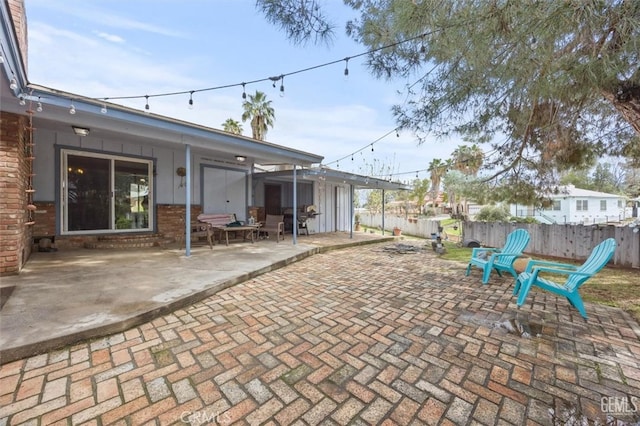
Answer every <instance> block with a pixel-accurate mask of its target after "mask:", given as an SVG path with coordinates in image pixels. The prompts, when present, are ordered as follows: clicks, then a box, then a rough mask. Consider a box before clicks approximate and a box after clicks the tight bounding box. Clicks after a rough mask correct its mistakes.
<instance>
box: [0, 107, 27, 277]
mask: <svg viewBox="0 0 640 426" xmlns="http://www.w3.org/2000/svg"><path fill="white" fill-rule="evenodd" d="M27 126H28V121H27V117H25V116H19V115H16V114H11V113H8V112H0V193H2V196H1V197H0V275H10V274H17V273H19V272H20V270H21V269H22V265H23V264H24V262H26V260H27V259H28V258H29V256H30V255H31V239H32V232H33V229H32V226H29V225H26V223H27V222H28V220H29V212H28V211H27V204H28V194H27V193H26V189H27V187H28V181H27V179H28V175H29V173H30V167H29V166H30V163H29V161H28V160H27V158H26V148H27V147H26V143H27V141H28V130H27Z"/></svg>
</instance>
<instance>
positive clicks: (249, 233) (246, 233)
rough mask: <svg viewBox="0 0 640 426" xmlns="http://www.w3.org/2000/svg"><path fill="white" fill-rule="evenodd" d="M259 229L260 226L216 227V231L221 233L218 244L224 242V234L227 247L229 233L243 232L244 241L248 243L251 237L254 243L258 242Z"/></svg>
mask: <svg viewBox="0 0 640 426" xmlns="http://www.w3.org/2000/svg"><path fill="white" fill-rule="evenodd" d="M259 228H260V224H255V225H241V226H216V227H215V229H217V230H218V231H220V238H219V240H218V242H222V233H223V232H224V236H225V239H226V243H227V245H229V232H243V236H242V239H243V241H246V240H247V239H248V238H249V237H251V242H252V243H254V242H255V241H256V239H255V233H256V232H257V231H258V229H259Z"/></svg>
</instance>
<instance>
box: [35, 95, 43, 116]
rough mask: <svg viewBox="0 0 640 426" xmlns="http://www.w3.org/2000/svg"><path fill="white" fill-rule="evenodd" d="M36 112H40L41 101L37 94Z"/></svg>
mask: <svg viewBox="0 0 640 426" xmlns="http://www.w3.org/2000/svg"><path fill="white" fill-rule="evenodd" d="M36 111H37V112H42V102H40V96H38V104H37V106H36Z"/></svg>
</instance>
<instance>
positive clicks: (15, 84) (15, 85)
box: [9, 77, 18, 90]
mask: <svg viewBox="0 0 640 426" xmlns="http://www.w3.org/2000/svg"><path fill="white" fill-rule="evenodd" d="M17 88H18V82H17V81H16V79H15V77H13V78H12V79H11V82H10V83H9V89H11V90H16V89H17Z"/></svg>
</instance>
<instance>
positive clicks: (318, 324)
mask: <svg viewBox="0 0 640 426" xmlns="http://www.w3.org/2000/svg"><path fill="white" fill-rule="evenodd" d="M385 247H389V243H383V244H376V245H370V246H362V247H353V248H347V249H342V250H337V251H332V252H328V253H326V254H318V255H314V256H312V257H310V258H307V259H304V260H302V261H299V262H297V263H294V264H292V265H289V266H287V267H285V268H282V269H279V270H277V271H273V272H269V273H266V274H264V275H261V276H259V277H257V278H254V279H252V280H250V281H247V282H244V283H241V284H238V285H236V286H234V287H231V288H228V289H226V290H223V291H221V292H220V293H218V294H216V295H214V296H212V297H209V298H207V299H206V300H203V301H202V302H200V303H197V304H194V305H193V306H190V307H188V308H186V309H183V310H179V311H176V312H174V313H173V314H170V315H165V316H163V317H160V318H157V319H156V320H154V321H152V322H150V323H146V324H143V325H141V326H139V327H136V328H133V329H130V330H127V331H125V332H123V333H119V334H115V335H112V336H109V337H106V338H101V339H97V340H93V341H91V342H86V343H81V344H76V345H74V346H72V347H67V348H64V349H62V350H58V351H53V352H49V353H45V354H42V355H38V356H34V357H31V358H27V359H23V360H19V361H15V362H11V363H8V364H5V365H3V366H1V367H0V406H1V408H0V425H5V424H7V425H9V424H11V425H17V424H33V425H45V424H47V425H48V424H61V425H68V424H73V425H77V424H89V425H110V424H115V425H140V424H187V423H190V424H192V425H201V424H247V425H262V424H265V425H271V424H273V425H281V424H282V425H288V424H295V425H317V424H323V425H345V424H354V425H371V424H388V425H422V424H426V425H435V424H438V425H464V424H477V425H493V424H500V425H522V424H530V425H535V424H541V425H547V424H581V422H582V421H583V420H586V419H591V420H592V421H593V422H599V423H591V424H605V423H606V422H607V421H609V422H611V421H615V420H614V418H616V419H621V420H620V423H619V424H634V423H633V422H634V421H638V417H637V416H636V417H635V418H634V417H633V416H634V415H635V414H634V413H633V412H632V411H634V410H633V409H634V407H635V406H636V405H637V407H638V408H640V402H638V397H639V396H640V339H639V337H640V327H639V326H638V324H637V323H636V322H635V321H634V320H633V319H632V318H631V317H630V316H629V315H627V314H626V313H624V312H622V311H620V310H618V309H613V308H608V307H604V306H594V305H588V306H587V310H588V312H589V314H590V319H589V321H588V322H584V321H583V320H582V319H581V318H580V317H579V315H578V313H577V312H576V311H575V310H573V309H572V308H570V307H569V305H568V304H567V302H566V301H564V300H558V299H557V298H556V297H555V296H552V295H548V294H545V293H535V294H532V296H533V297H531V298H530V299H529V302H530V303H529V304H528V305H526V306H524V307H523V308H522V309H520V310H519V311H518V310H517V309H516V307H515V303H514V302H515V300H514V298H513V297H512V295H511V291H512V286H511V285H512V279H510V278H498V277H492V280H491V283H490V284H489V285H486V286H483V285H482V284H481V283H480V275H479V272H478V271H475V272H474V273H472V275H471V276H470V277H465V276H464V265H461V264H459V263H454V262H447V261H444V260H442V259H439V258H438V257H437V256H436V255H435V254H434V253H433V252H432V251H430V250H429V251H423V252H419V253H414V254H396V253H393V252H389V251H385V250H384V248H385ZM603 398H605V399H603ZM625 398H626V399H625ZM634 403H635V404H636V405H634ZM625 404H626V405H625ZM572 421H573V422H574V423H571V422H572ZM610 424H615V423H610Z"/></svg>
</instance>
